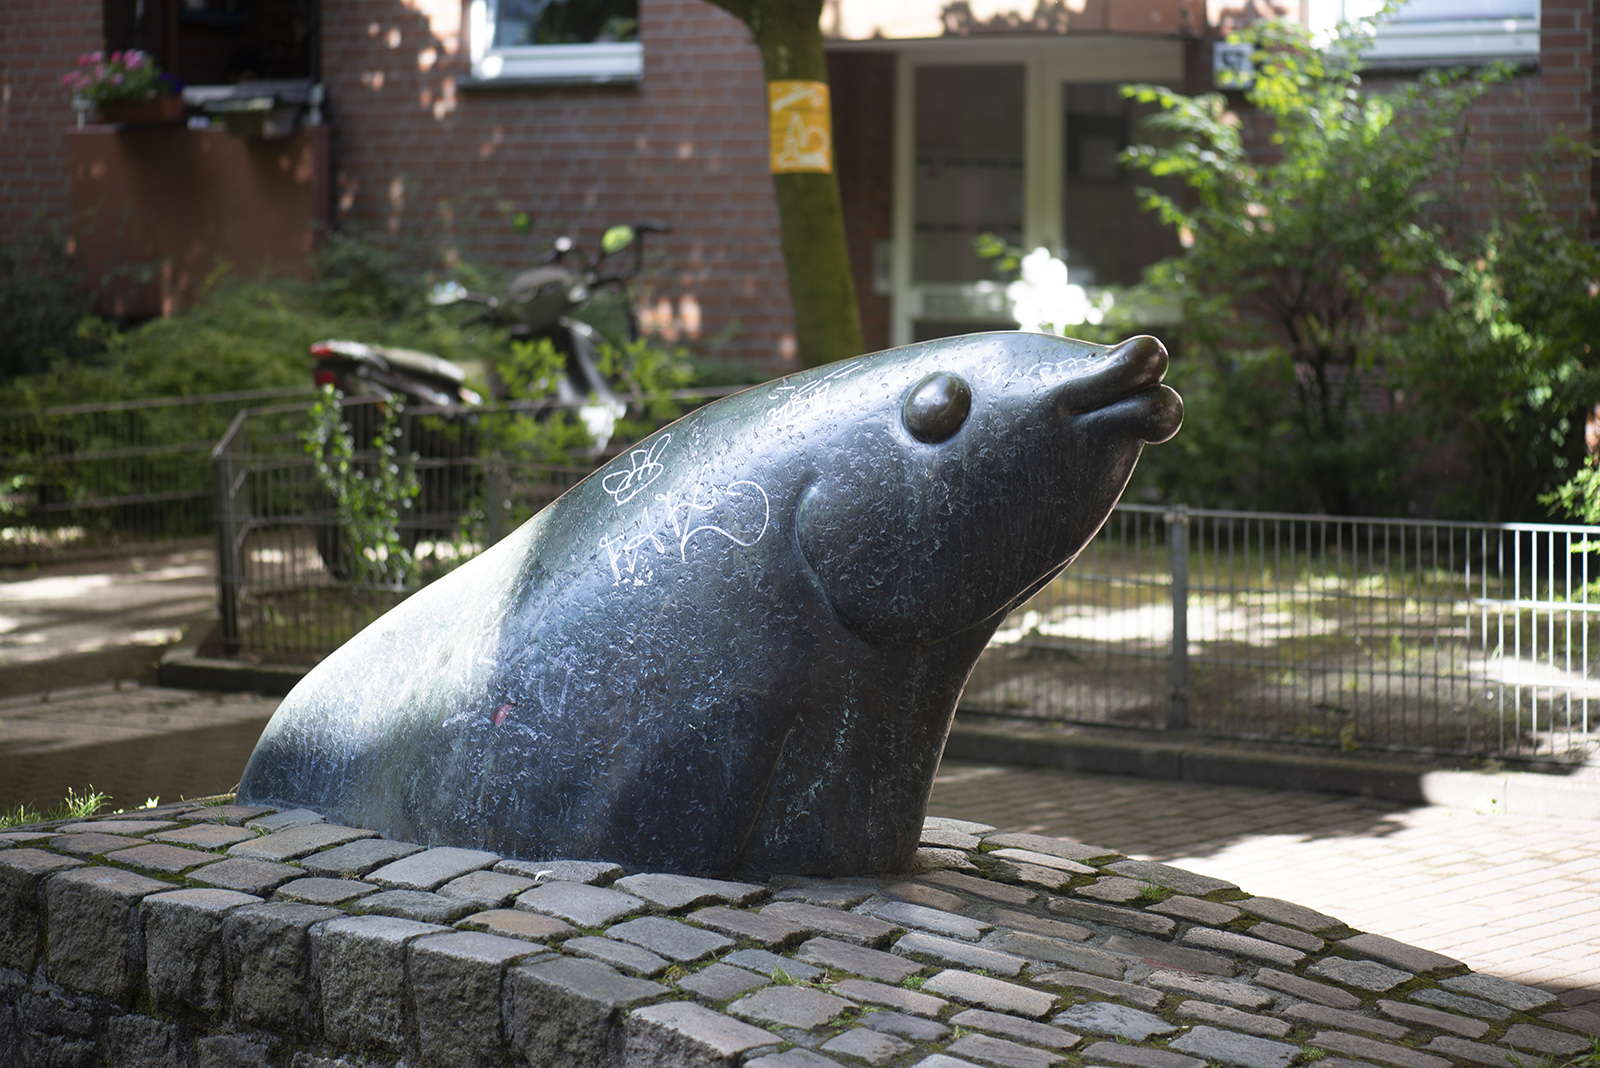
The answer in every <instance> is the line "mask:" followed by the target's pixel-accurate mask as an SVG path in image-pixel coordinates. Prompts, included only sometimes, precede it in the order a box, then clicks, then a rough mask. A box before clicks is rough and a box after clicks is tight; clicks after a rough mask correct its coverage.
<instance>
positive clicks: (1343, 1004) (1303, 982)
mask: <svg viewBox="0 0 1600 1068" xmlns="http://www.w3.org/2000/svg"><path fill="white" fill-rule="evenodd" d="M1256 983H1257V985H1259V986H1264V987H1267V988H1268V989H1271V990H1279V991H1282V992H1283V993H1285V994H1292V995H1294V996H1295V997H1297V998H1303V999H1305V1000H1306V1001H1315V1002H1316V1003H1317V1004H1319V1005H1327V1006H1329V1007H1331V1008H1335V1009H1356V1008H1360V1007H1361V999H1360V998H1358V997H1356V996H1355V995H1354V994H1352V993H1350V991H1348V990H1340V989H1339V988H1338V987H1336V986H1329V985H1328V984H1327V983H1319V982H1317V981H1316V980H1314V979H1305V978H1302V977H1301V976H1298V975H1290V974H1289V973H1288V972H1280V971H1278V970H1276V969H1274V968H1262V969H1261V970H1260V971H1259V972H1257V973H1256Z"/></svg>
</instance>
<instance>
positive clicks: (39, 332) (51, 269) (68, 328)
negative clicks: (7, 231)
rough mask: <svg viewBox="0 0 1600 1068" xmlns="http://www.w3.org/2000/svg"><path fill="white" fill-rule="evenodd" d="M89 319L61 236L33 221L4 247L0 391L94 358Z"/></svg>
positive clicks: (0, 266)
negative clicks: (12, 381) (84, 325)
mask: <svg viewBox="0 0 1600 1068" xmlns="http://www.w3.org/2000/svg"><path fill="white" fill-rule="evenodd" d="M89 313H90V305H89V300H88V298H87V297H85V296H84V295H83V293H82V292H81V288H80V279H79V276H78V271H77V269H76V268H75V267H74V266H73V264H72V261H71V260H70V259H69V258H68V257H67V254H66V249H65V245H64V243H63V240H62V238H61V236H60V235H59V234H57V233H55V232H53V231H52V230H51V229H49V228H48V227H46V226H45V225H44V223H43V222H41V221H40V220H38V219H34V220H33V221H32V222H30V223H29V224H28V225H27V226H25V227H24V228H23V229H22V231H21V233H20V234H19V235H18V236H17V237H16V239H15V240H14V241H11V242H8V243H7V244H5V245H0V385H3V384H4V383H5V382H7V381H8V380H10V379H13V378H16V377H17V376H19V375H31V374H38V373H39V372H41V371H47V370H49V369H50V367H51V366H52V365H54V364H57V363H63V362H72V361H77V360H81V359H84V358H85V357H87V356H89V355H91V354H92V353H93V352H94V351H95V350H96V349H97V347H98V346H97V345H96V343H95V340H94V339H93V338H92V337H90V336H87V335H86V333H85V332H83V331H81V330H80V329H79V327H80V324H82V323H83V322H84V320H85V319H86V318H87V317H88V316H89Z"/></svg>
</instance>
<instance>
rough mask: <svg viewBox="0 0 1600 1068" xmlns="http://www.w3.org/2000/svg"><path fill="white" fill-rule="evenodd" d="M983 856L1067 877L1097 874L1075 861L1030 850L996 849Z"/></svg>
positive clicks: (1087, 866)
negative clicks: (1064, 874) (1063, 873)
mask: <svg viewBox="0 0 1600 1068" xmlns="http://www.w3.org/2000/svg"><path fill="white" fill-rule="evenodd" d="M984 855H985V856H987V857H989V858H990V859H993V860H1009V861H1011V862H1012V863H1013V864H1018V865H1027V866H1029V867H1034V868H1048V869H1050V870H1051V871H1059V872H1065V873H1066V874H1068V875H1097V874H1099V873H1098V872H1097V871H1095V869H1093V868H1091V867H1089V865H1087V864H1079V863H1078V862H1077V861H1075V860H1067V859H1066V858H1064V857H1054V856H1051V855H1050V854H1049V853H1038V852H1035V851H1034V850H1031V849H996V850H994V851H993V852H991V853H986V854H984Z"/></svg>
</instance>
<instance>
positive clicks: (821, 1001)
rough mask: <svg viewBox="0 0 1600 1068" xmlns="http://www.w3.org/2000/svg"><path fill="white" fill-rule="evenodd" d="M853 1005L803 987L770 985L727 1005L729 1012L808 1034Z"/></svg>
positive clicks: (830, 995) (842, 999) (839, 998)
mask: <svg viewBox="0 0 1600 1068" xmlns="http://www.w3.org/2000/svg"><path fill="white" fill-rule="evenodd" d="M855 1007H856V1006H855V1003H854V1002H851V1001H846V1000H845V999H844V998H841V997H836V996H835V995H833V994H824V993H823V992H822V991H820V990H813V989H811V988H810V987H805V986H769V987H764V988H762V989H760V990H757V991H756V992H754V993H753V994H746V995H745V996H744V997H742V998H740V999H739V1000H738V1001H735V1002H734V1003H733V1004H731V1005H729V1006H728V1012H729V1013H731V1014H733V1015H734V1016H739V1017H742V1018H744V1019H746V1020H755V1021H757V1022H759V1023H762V1024H778V1025H780V1026H783V1027H798V1028H800V1029H801V1030H803V1031H809V1030H811V1029H812V1028H813V1027H821V1026H822V1025H823V1024H826V1023H829V1022H830V1021H832V1020H833V1019H834V1018H835V1017H837V1016H838V1015H839V1014H841V1013H843V1012H844V1011H845V1010H846V1009H853V1008H855Z"/></svg>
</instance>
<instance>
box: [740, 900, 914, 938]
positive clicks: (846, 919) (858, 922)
mask: <svg viewBox="0 0 1600 1068" xmlns="http://www.w3.org/2000/svg"><path fill="white" fill-rule="evenodd" d="M778 896H779V897H782V896H783V895H782V894H779V895H778ZM840 907H845V906H840ZM761 915H763V916H772V917H774V918H776V919H780V920H785V921H787V922H789V923H792V924H796V925H798V926H801V927H807V928H810V929H811V930H813V931H821V932H823V933H824V934H828V935H831V936H833V937H834V938H841V939H843V940H844V941H846V942H854V943H856V944H857V945H861V946H881V945H883V944H884V943H885V942H887V941H888V940H889V938H890V937H891V936H892V935H894V934H896V933H897V932H899V930H900V928H899V927H896V926H895V925H894V924H893V923H888V922H885V921H884V920H881V919H878V918H876V917H874V916H862V915H860V914H859V913H855V912H839V911H837V910H836V909H832V908H822V907H819V906H817V905H809V904H806V903H805V902H801V901H776V902H774V903H772V904H771V905H768V906H766V907H765V908H763V909H762V910H761Z"/></svg>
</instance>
